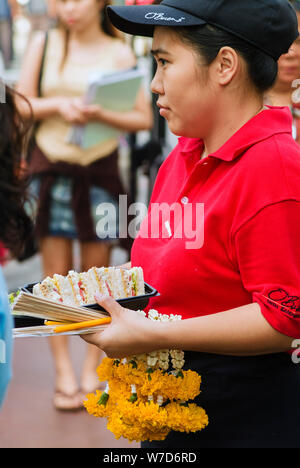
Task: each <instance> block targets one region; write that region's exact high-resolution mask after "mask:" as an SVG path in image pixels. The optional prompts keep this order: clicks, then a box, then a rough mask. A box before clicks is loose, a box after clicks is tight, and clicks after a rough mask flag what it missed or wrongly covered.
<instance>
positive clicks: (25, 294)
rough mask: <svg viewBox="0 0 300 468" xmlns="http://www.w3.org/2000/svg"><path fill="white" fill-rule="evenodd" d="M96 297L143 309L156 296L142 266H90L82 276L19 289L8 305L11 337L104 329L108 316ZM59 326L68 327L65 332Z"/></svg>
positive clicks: (71, 275)
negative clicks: (147, 281) (12, 325)
mask: <svg viewBox="0 0 300 468" xmlns="http://www.w3.org/2000/svg"><path fill="white" fill-rule="evenodd" d="M95 294H101V295H110V296H112V297H113V298H114V299H116V300H117V302H119V304H120V305H122V307H125V308H127V309H132V310H144V309H145V308H146V307H147V305H148V303H149V300H150V298H152V297H155V296H158V295H159V293H158V291H157V290H156V289H155V288H153V287H152V286H150V285H149V284H147V283H145V281H144V275H143V269H142V268H141V267H133V268H130V269H125V268H117V267H108V268H104V267H102V268H97V267H93V268H90V269H89V270H88V271H87V272H82V273H77V272H75V271H70V272H69V273H68V275H67V276H62V275H57V274H56V275H53V277H47V278H45V279H44V280H43V281H41V282H39V283H33V284H28V285H26V286H23V287H22V288H21V289H20V291H19V292H18V294H17V296H16V298H15V299H14V301H13V303H12V304H11V309H12V314H13V317H14V336H15V337H18V336H37V335H38V336H48V335H52V334H53V333H55V332H58V331H62V332H63V333H64V334H76V333H79V332H78V331H77V328H76V327H78V329H79V330H80V333H81V332H82V333H84V332H88V331H90V330H91V327H92V331H96V329H97V330H100V329H103V327H105V326H107V324H108V323H109V320H108V318H109V314H108V313H107V312H106V311H105V310H104V309H103V308H102V307H101V306H100V305H99V304H97V303H96V302H95ZM97 321H98V322H99V325H98V326H97V323H98V322H97ZM74 324H77V325H76V327H75V328H74V329H70V328H71V327H70V326H71V325H74ZM78 324H80V325H78ZM85 324H86V325H87V326H86V327H84V325H85ZM62 325H67V326H68V327H67V328H66V331H64V328H63V327H62ZM81 325H82V326H81ZM68 328H69V329H68Z"/></svg>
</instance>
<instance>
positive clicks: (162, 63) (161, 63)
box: [158, 58, 167, 67]
mask: <svg viewBox="0 0 300 468" xmlns="http://www.w3.org/2000/svg"><path fill="white" fill-rule="evenodd" d="M158 63H159V64H160V65H162V66H163V67H164V66H165V65H166V64H167V60H165V59H163V58H159V59H158Z"/></svg>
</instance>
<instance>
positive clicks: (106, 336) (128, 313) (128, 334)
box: [82, 296, 162, 358]
mask: <svg viewBox="0 0 300 468" xmlns="http://www.w3.org/2000/svg"><path fill="white" fill-rule="evenodd" d="M95 299H96V300H97V302H98V304H99V305H101V306H102V307H103V308H104V309H105V310H106V311H107V312H109V314H110V316H111V319H112V321H111V324H110V325H108V327H107V328H106V329H105V330H104V331H103V332H98V333H93V334H87V335H82V338H83V339H84V340H85V341H87V342H88V343H91V344H94V345H96V346H98V347H99V348H100V349H102V350H103V351H104V352H105V353H106V354H107V356H108V357H110V358H123V357H126V356H131V355H134V354H142V353H145V352H150V351H153V350H154V349H159V348H157V346H159V342H158V339H157V338H158V332H159V328H160V326H162V324H159V323H156V322H153V321H151V320H149V319H147V318H145V317H143V316H142V315H141V314H139V313H138V312H135V311H133V310H129V309H125V308H123V307H121V306H120V304H119V303H118V302H117V301H115V300H114V299H113V298H111V297H107V296H105V297H99V296H95Z"/></svg>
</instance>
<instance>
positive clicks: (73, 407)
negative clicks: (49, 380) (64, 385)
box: [53, 389, 83, 411]
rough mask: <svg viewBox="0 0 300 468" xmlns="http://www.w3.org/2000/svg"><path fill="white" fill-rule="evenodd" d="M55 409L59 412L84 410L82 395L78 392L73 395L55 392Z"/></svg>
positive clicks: (59, 391) (60, 391)
mask: <svg viewBox="0 0 300 468" xmlns="http://www.w3.org/2000/svg"><path fill="white" fill-rule="evenodd" d="M53 405H54V408H55V409H57V410H59V411H78V410H81V409H82V408H83V400H82V397H81V393H80V392H79V391H76V392H74V393H72V394H70V393H66V392H63V391H62V390H58V389H56V390H55V393H54V397H53Z"/></svg>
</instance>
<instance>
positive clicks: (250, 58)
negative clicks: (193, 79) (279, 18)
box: [173, 24, 278, 93]
mask: <svg viewBox="0 0 300 468" xmlns="http://www.w3.org/2000/svg"><path fill="white" fill-rule="evenodd" d="M173 31H175V32H177V33H178V34H179V36H180V38H181V40H182V41H183V42H185V43H187V44H189V45H191V46H192V47H193V48H194V49H195V51H196V52H197V53H198V54H200V56H201V57H202V58H203V59H204V60H205V64H206V65H210V64H211V63H212V62H213V61H214V59H215V58H216V57H217V55H218V53H219V51H220V49H221V48H222V47H226V46H228V47H232V48H233V49H234V50H235V51H236V52H237V53H238V54H239V55H240V56H241V57H242V58H243V59H244V60H245V62H246V64H247V67H248V74H249V77H250V79H251V81H252V83H253V84H254V86H255V88H256V90H257V91H258V92H259V93H264V92H265V91H267V90H268V89H269V88H271V87H272V86H273V84H274V82H275V80H276V77H277V72H278V66H277V62H276V61H275V60H274V59H273V58H272V57H270V56H268V55H266V54H265V53H264V52H261V51H260V50H259V49H257V48H256V47H255V46H252V45H251V44H248V43H247V42H245V41H244V40H242V39H240V38H238V37H236V36H234V35H233V34H230V33H228V32H226V31H223V30H221V29H219V28H216V27H214V26H211V25H208V24H206V25H205V26H190V27H183V28H173Z"/></svg>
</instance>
